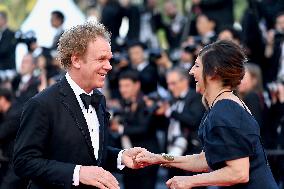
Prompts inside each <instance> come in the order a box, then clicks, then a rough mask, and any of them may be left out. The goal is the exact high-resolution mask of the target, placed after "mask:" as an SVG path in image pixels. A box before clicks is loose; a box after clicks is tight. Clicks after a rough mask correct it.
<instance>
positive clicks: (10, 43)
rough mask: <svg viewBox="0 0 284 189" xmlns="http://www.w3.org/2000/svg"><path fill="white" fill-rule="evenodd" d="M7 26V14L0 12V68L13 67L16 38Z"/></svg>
mask: <svg viewBox="0 0 284 189" xmlns="http://www.w3.org/2000/svg"><path fill="white" fill-rule="evenodd" d="M14 35H15V34H14V32H13V31H11V30H10V29H9V28H8V25H7V14H6V13H5V12H3V11H1V12H0V70H8V69H15V68H16V64H15V48H16V39H15V36H14Z"/></svg>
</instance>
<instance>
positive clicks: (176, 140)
mask: <svg viewBox="0 0 284 189" xmlns="http://www.w3.org/2000/svg"><path fill="white" fill-rule="evenodd" d="M166 80H167V84H168V89H169V91H170V92H171V93H172V96H173V100H172V101H171V102H170V104H169V105H167V104H165V105H164V107H162V108H164V109H165V112H164V114H165V116H166V117H168V118H169V121H170V122H169V127H168V131H167V153H169V154H171V155H175V156H181V155H185V154H193V153H197V152H198V151H200V150H201V149H200V147H201V146H200V145H201V144H200V142H199V139H198V135H197V130H198V126H199V123H200V121H201V119H202V116H203V113H204V107H203V105H202V103H201V96H200V95H199V94H197V93H196V92H195V90H192V89H191V88H189V74H188V71H187V70H184V69H182V68H173V69H171V70H169V71H168V73H167V75H166ZM169 174H170V177H173V176H177V175H179V174H180V175H182V174H184V172H181V171H180V170H175V169H170V171H169Z"/></svg>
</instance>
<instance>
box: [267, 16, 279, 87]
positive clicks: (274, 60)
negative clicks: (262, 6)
mask: <svg viewBox="0 0 284 189" xmlns="http://www.w3.org/2000/svg"><path fill="white" fill-rule="evenodd" d="M275 21H276V23H275V29H271V30H269V31H268V33H267V42H266V47H265V57H266V58H268V61H269V65H268V72H267V74H266V75H265V77H264V78H266V83H268V82H273V81H276V80H279V81H284V55H283V49H284V44H283V42H284V12H280V13H279V14H278V15H277V16H276V20H275Z"/></svg>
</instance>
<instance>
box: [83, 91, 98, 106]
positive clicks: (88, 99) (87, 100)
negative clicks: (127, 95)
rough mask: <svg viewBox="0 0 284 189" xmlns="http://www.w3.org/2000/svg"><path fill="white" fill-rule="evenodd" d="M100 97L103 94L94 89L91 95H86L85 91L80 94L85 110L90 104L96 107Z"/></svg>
mask: <svg viewBox="0 0 284 189" xmlns="http://www.w3.org/2000/svg"><path fill="white" fill-rule="evenodd" d="M102 97H103V95H102V94H101V93H99V92H96V91H94V93H93V94H92V95H87V94H85V93H82V94H80V98H81V100H82V102H83V104H84V106H85V108H86V109H87V110H88V109H89V106H90V105H92V106H93V107H94V108H95V109H98V107H99V104H100V101H101V99H102Z"/></svg>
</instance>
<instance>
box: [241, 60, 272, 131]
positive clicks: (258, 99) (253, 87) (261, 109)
mask: <svg viewBox="0 0 284 189" xmlns="http://www.w3.org/2000/svg"><path fill="white" fill-rule="evenodd" d="M244 66H245V75H244V77H243V79H242V81H241V83H240V85H239V86H238V87H237V92H238V95H239V97H240V98H241V99H242V100H243V101H244V102H245V104H246V105H247V106H248V108H249V109H250V111H251V113H252V115H253V117H254V118H255V119H256V121H257V123H258V124H259V126H260V128H262V127H263V121H264V119H263V118H264V117H265V111H266V110H267V107H266V104H265V102H264V95H263V94H264V92H263V87H262V75H261V70H260V67H259V66H258V65H256V64H253V63H246V64H245V65H244Z"/></svg>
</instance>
